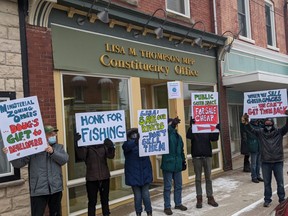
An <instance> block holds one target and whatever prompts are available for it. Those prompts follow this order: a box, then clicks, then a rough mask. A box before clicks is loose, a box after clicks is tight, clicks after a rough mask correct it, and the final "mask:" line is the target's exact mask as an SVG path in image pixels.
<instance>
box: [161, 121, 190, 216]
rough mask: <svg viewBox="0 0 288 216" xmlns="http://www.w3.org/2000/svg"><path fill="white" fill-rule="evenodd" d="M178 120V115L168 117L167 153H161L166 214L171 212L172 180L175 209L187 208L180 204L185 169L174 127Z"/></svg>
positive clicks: (178, 136) (182, 147)
mask: <svg viewBox="0 0 288 216" xmlns="http://www.w3.org/2000/svg"><path fill="white" fill-rule="evenodd" d="M180 121H181V120H180V119H179V118H178V117H176V118H174V119H168V123H169V125H168V136H169V154H164V155H162V162H161V169H162V172H163V181H164V193H163V195H164V213H165V214H166V215H172V214H173V212H172V210H171V201H170V194H171V189H172V181H173V182H174V184H173V185H174V203H175V209H177V210H181V211H186V210H187V207H186V206H184V205H182V171H183V170H184V169H186V168H185V167H186V166H185V164H186V159H185V155H184V144H183V140H182V137H181V136H180V134H178V132H177V129H176V127H177V125H178V124H179V123H180Z"/></svg>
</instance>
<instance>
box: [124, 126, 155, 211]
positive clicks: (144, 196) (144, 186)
mask: <svg viewBox="0 0 288 216" xmlns="http://www.w3.org/2000/svg"><path fill="white" fill-rule="evenodd" d="M139 137H140V135H139V133H138V129H137V128H132V129H130V130H128V131H127V141H125V142H124V144H123V146H122V149H123V151H124V156H125V183H126V185H129V186H131V187H132V190H133V193H134V207H135V211H136V215H137V216H140V215H141V212H142V201H143V203H144V206H145V211H146V212H147V216H152V207H151V200H150V193H149V186H150V184H151V182H152V181H153V177H152V165H151V162H150V158H149V156H145V157H139Z"/></svg>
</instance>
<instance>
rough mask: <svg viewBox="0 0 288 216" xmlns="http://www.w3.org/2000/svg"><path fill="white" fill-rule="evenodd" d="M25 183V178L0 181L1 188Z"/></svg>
mask: <svg viewBox="0 0 288 216" xmlns="http://www.w3.org/2000/svg"><path fill="white" fill-rule="evenodd" d="M24 183H25V180H24V179H19V180H15V181H9V182H3V183H0V189H2V188H6V187H13V186H18V185H23V184H24Z"/></svg>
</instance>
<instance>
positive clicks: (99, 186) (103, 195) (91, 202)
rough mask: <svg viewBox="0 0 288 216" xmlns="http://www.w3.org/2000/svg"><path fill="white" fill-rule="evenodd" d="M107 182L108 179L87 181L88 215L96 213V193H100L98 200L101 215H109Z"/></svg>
mask: <svg viewBox="0 0 288 216" xmlns="http://www.w3.org/2000/svg"><path fill="white" fill-rule="evenodd" d="M109 184H110V179H105V180H101V181H87V182H86V190H87V196H88V216H95V215H96V204H97V194H98V191H99V193H100V202H101V207H102V214H103V215H110V211H109Z"/></svg>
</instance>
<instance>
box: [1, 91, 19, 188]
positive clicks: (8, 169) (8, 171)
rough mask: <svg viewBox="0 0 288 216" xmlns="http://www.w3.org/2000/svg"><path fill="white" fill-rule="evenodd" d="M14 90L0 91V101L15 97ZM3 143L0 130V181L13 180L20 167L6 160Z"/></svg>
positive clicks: (17, 177)
mask: <svg viewBox="0 0 288 216" xmlns="http://www.w3.org/2000/svg"><path fill="white" fill-rule="evenodd" d="M15 98H16V94H15V92H0V102H4V101H7V100H11V99H15ZM3 148H4V143H3V139H2V135H1V131H0V183H2V182H8V181H13V180H16V179H19V178H20V169H15V168H13V167H12V165H11V164H10V163H9V162H8V159H7V156H6V154H4V153H3V151H2V149H3Z"/></svg>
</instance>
